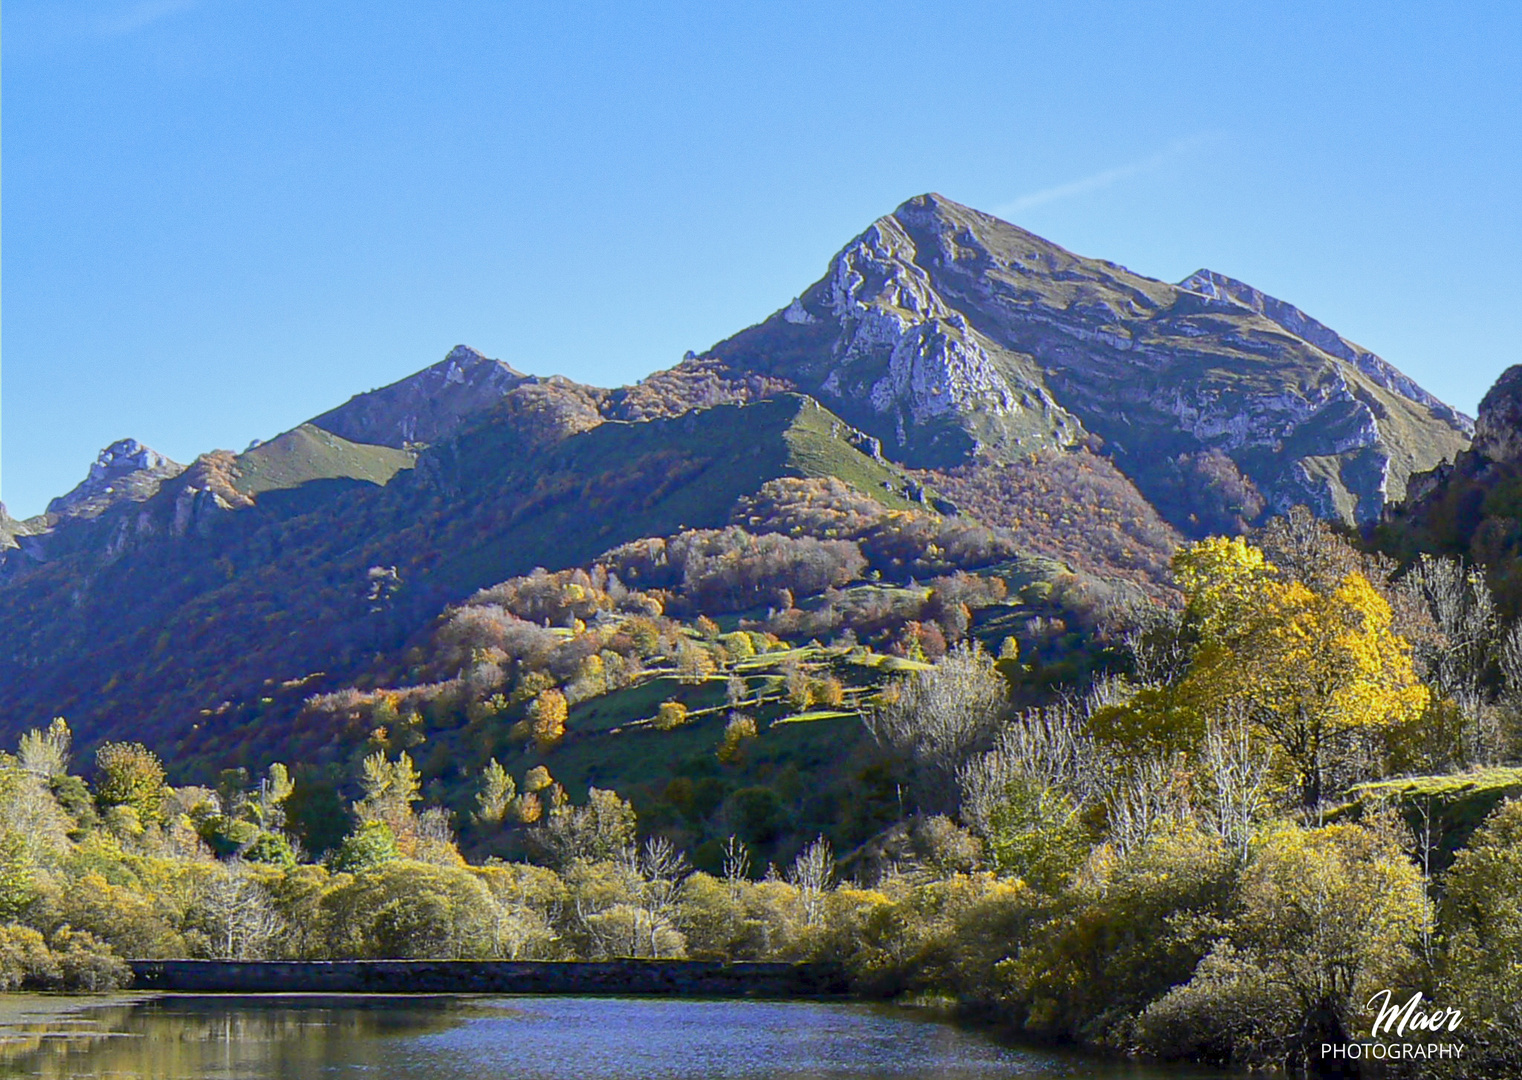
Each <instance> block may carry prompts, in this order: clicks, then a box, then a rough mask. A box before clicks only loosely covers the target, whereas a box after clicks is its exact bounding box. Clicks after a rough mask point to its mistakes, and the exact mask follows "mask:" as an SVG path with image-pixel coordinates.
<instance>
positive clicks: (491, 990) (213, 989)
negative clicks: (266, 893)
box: [130, 960, 848, 998]
mask: <svg viewBox="0 0 1522 1080" xmlns="http://www.w3.org/2000/svg"><path fill="white" fill-rule="evenodd" d="M130 963H131V965H132V974H133V981H132V987H133V989H135V990H168V991H178V992H182V993H217V994H220V993H245V994H263V993H329V994H609V995H621V994H660V995H665V996H672V997H680V996H689V997H771V998H799V997H804V998H808V997H835V996H839V995H843V994H846V993H847V992H848V987H847V984H846V978H845V973H844V972H843V971H842V970H841V968H840V967H839V966H838V965H835V964H762V963H738V964H724V963H719V962H717V961H706V960H609V961H604V962H599V963H583V962H569V961H567V962H556V961H538V960H318V961H308V960H249V961H236V960H133V961H130Z"/></svg>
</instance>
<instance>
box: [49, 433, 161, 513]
mask: <svg viewBox="0 0 1522 1080" xmlns="http://www.w3.org/2000/svg"><path fill="white" fill-rule="evenodd" d="M184 471H185V466H183V465H181V464H179V463H178V462H176V461H172V460H170V459H169V458H168V457H165V456H164V455H163V454H161V453H159V452H158V451H157V450H155V449H153V448H152V447H151V446H144V445H143V444H142V443H140V442H138V441H137V440H136V439H117V440H116V441H115V442H113V443H112V444H111V445H110V446H107V447H106V448H105V449H104V450H102V451H101V452H100V454H99V455H97V456H96V458H95V462H94V464H92V465H91V466H90V472H89V475H87V476H86V477H85V478H84V479H83V480H82V481H80V482H79V484H78V485H76V486H75V488H74V489H73V490H72V491H70V492H69V493H68V494H67V495H60V496H59V497H58V498H56V499H54V500H53V501H52V502H50V503H48V509H47V512H48V513H49V514H54V515H57V516H59V517H96V516H98V515H99V514H100V513H102V512H103V511H105V510H106V509H108V508H109V507H111V506H114V505H115V504H116V503H118V502H122V501H127V500H130V501H132V502H142V501H143V500H144V499H147V498H149V497H150V496H152V495H153V493H154V492H156V491H157V490H158V489H159V485H160V484H162V483H163V482H164V481H165V480H168V479H169V478H170V477H174V476H178V475H179V474H180V473H182V472H184Z"/></svg>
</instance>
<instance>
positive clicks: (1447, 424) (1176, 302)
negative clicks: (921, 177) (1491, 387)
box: [707, 195, 1470, 528]
mask: <svg viewBox="0 0 1522 1080" xmlns="http://www.w3.org/2000/svg"><path fill="white" fill-rule="evenodd" d="M1297 316H1298V317H1297ZM707 359H708V360H709V361H710V362H711V361H712V360H714V359H717V360H718V361H721V362H722V364H723V365H724V367H725V368H727V369H728V370H729V371H730V372H731V373H735V374H736V375H740V374H745V373H760V374H764V375H766V376H769V377H771V378H774V379H780V380H785V381H788V382H789V383H790V384H792V385H795V386H796V387H797V388H798V389H800V390H802V391H804V392H806V393H810V394H814V395H815V396H817V397H819V399H820V400H821V401H822V402H824V403H825V404H826V405H828V406H829V407H831V408H832V409H835V410H836V411H838V412H839V413H840V414H841V415H842V416H843V417H844V418H845V419H847V420H848V421H850V422H851V423H853V424H855V425H856V426H858V427H860V428H862V429H863V430H865V431H868V432H870V433H871V434H873V435H875V436H878V437H879V438H881V439H882V441H883V448H884V453H885V454H887V455H888V456H889V457H892V458H894V459H896V460H901V461H904V462H905V463H907V464H911V465H914V466H920V467H932V468H949V467H955V466H957V465H961V464H963V463H965V462H967V461H970V460H977V459H984V460H991V461H995V462H1010V461H1015V460H1018V459H1019V458H1021V457H1023V456H1025V455H1026V454H1028V453H1030V452H1031V451H1033V450H1036V449H1040V448H1043V447H1052V446H1059V447H1061V446H1073V445H1077V444H1080V443H1083V442H1085V441H1086V440H1089V438H1090V437H1091V436H1097V437H1098V438H1099V439H1100V440H1102V442H1103V445H1104V446H1105V447H1106V450H1107V452H1108V453H1109V455H1110V456H1112V457H1113V459H1114V460H1115V462H1116V463H1117V464H1118V465H1120V466H1121V468H1122V469H1123V470H1124V471H1125V472H1126V473H1127V474H1128V475H1129V476H1130V477H1131V478H1132V479H1133V480H1134V481H1135V482H1136V483H1137V485H1138V487H1140V488H1141V490H1142V492H1143V493H1144V494H1146V495H1148V497H1149V498H1152V499H1153V501H1154V502H1156V503H1158V504H1159V505H1160V507H1161V508H1162V509H1164V510H1165V512H1166V513H1167V514H1168V516H1169V517H1170V519H1171V520H1173V521H1174V523H1175V524H1178V525H1180V526H1181V527H1184V528H1190V525H1189V522H1188V517H1189V514H1190V513H1192V512H1193V509H1192V508H1191V507H1190V506H1189V505H1188V503H1187V501H1185V502H1184V503H1183V504H1179V503H1178V502H1177V494H1176V492H1174V490H1173V489H1174V488H1176V487H1177V485H1176V484H1175V483H1174V482H1173V481H1172V480H1171V479H1170V476H1169V467H1168V465H1167V462H1175V461H1176V460H1177V459H1178V458H1179V457H1180V456H1181V455H1183V456H1192V455H1198V454H1202V453H1211V452H1214V453H1221V454H1225V455H1227V456H1228V457H1230V459H1231V460H1232V461H1233V462H1234V463H1235V465H1236V466H1237V467H1238V468H1239V470H1240V471H1241V473H1242V474H1243V475H1244V476H1245V477H1246V478H1248V479H1249V480H1250V481H1251V483H1252V484H1253V485H1254V486H1255V487H1256V488H1257V489H1258V490H1259V491H1260V492H1261V493H1262V495H1263V496H1264V497H1265V499H1266V502H1267V504H1268V506H1269V507H1271V508H1273V509H1278V510H1283V509H1287V508H1288V507H1289V506H1291V505H1294V504H1296V503H1301V502H1304V503H1308V504H1309V505H1311V506H1312V507H1313V508H1314V509H1315V510H1316V511H1317V512H1318V513H1320V514H1322V515H1323V516H1326V517H1338V518H1342V519H1344V520H1354V519H1357V520H1360V521H1369V520H1374V519H1377V518H1378V516H1379V514H1380V512H1381V511H1382V510H1383V507H1384V504H1385V502H1386V501H1387V500H1388V499H1394V498H1399V497H1400V495H1401V494H1403V492H1404V490H1405V482H1406V478H1407V477H1408V476H1409V475H1410V474H1411V473H1412V472H1414V471H1420V470H1423V469H1428V468H1431V467H1432V466H1434V465H1435V464H1436V463H1437V462H1438V461H1441V460H1443V459H1444V458H1451V457H1452V456H1453V455H1454V454H1455V453H1457V452H1458V451H1459V450H1461V449H1463V448H1464V446H1465V445H1467V442H1468V437H1469V433H1470V428H1469V425H1468V421H1467V420H1466V419H1465V418H1464V417H1462V416H1461V415H1460V414H1458V413H1456V412H1455V411H1454V410H1452V409H1450V408H1448V407H1447V406H1444V405H1442V404H1441V403H1440V402H1437V401H1436V399H1434V398H1432V397H1431V396H1430V395H1427V394H1426V393H1425V392H1424V391H1421V390H1420V388H1418V387H1416V386H1415V384H1413V383H1411V382H1410V380H1409V379H1406V378H1405V377H1404V376H1401V375H1400V374H1399V372H1396V371H1395V370H1394V369H1393V368H1391V367H1390V366H1389V365H1388V364H1385V363H1384V362H1383V361H1382V360H1380V359H1379V358H1378V357H1375V356H1373V354H1371V353H1368V352H1367V351H1366V350H1359V349H1357V348H1356V347H1354V346H1351V345H1349V344H1348V343H1346V342H1345V341H1343V339H1342V338H1340V337H1337V335H1335V334H1333V333H1331V331H1329V330H1327V329H1326V328H1325V327H1323V326H1321V324H1319V323H1316V322H1315V321H1314V320H1311V319H1309V318H1308V317H1305V316H1303V315H1302V314H1301V313H1299V312H1298V311H1297V310H1296V309H1293V308H1291V307H1290V306H1289V305H1287V304H1282V303H1281V302H1279V301H1275V300H1273V299H1272V298H1270V297H1264V296H1263V295H1262V294H1260V293H1257V292H1256V291H1255V290H1250V289H1248V288H1247V287H1245V286H1241V285H1240V284H1239V283H1236V282H1232V281H1231V280H1230V279H1227V278H1223V277H1221V276H1220V275H1214V274H1210V273H1209V272H1201V273H1200V274H1196V275H1194V276H1193V277H1192V278H1190V279H1188V280H1186V281H1185V282H1183V283H1181V284H1179V285H1170V284H1167V283H1165V282H1161V281H1155V280H1153V279H1150V278H1146V277H1143V276H1141V275H1139V274H1134V273H1132V272H1131V271H1129V270H1127V269H1125V268H1124V267H1121V266H1117V265H1115V264H1113V263H1109V262H1104V261H1102V260H1096V259H1087V258H1083V257H1081V256H1078V255H1074V254H1073V253H1071V252H1068V251H1065V250H1064V249H1062V248H1060V247H1058V246H1057V245H1055V244H1052V243H1050V242H1049V241H1046V240H1043V239H1041V238H1040V237H1038V236H1035V235H1033V234H1031V233H1028V232H1026V231H1024V230H1023V229H1019V228H1017V227H1015V226H1013V225H1010V224H1008V223H1006V222H1003V221H1000V220H998V219H997V218H993V217H990V216H989V215H986V214H982V213H979V212H978V211H976V210H971V209H969V208H967V207H964V206H960V205H958V204H956V203H954V202H951V201H950V200H947V199H944V198H942V197H940V196H937V195H925V196H920V197H918V198H914V199H911V200H909V201H908V202H906V203H904V204H903V205H902V206H900V207H899V208H898V209H897V210H896V211H894V213H893V214H891V215H889V216H887V217H884V218H881V219H879V220H878V221H877V222H875V223H874V224H873V225H872V226H871V227H870V228H869V229H867V231H866V232H864V233H862V234H861V236H859V237H857V238H856V239H855V240H853V241H852V242H851V243H850V244H848V245H847V246H846V247H845V248H844V249H843V250H842V251H841V252H840V253H839V254H838V255H837V256H836V257H835V258H834V260H832V262H831V266H830V269H829V271H828V273H827V274H826V275H825V277H824V278H822V279H821V280H820V281H818V282H816V283H815V284H814V285H812V286H811V287H809V288H808V289H807V290H805V291H804V292H803V294H802V295H801V296H800V297H799V298H798V299H797V300H795V301H793V303H792V304H790V305H789V306H788V307H786V308H785V309H783V310H782V311H779V312H777V313H776V314H774V315H773V316H771V317H770V318H769V319H767V320H766V321H764V322H762V323H760V324H759V325H757V326H754V327H751V328H750V329H748V330H744V331H742V332H741V333H739V334H736V335H735V336H734V337H731V338H728V339H726V340H725V341H722V342H720V343H719V344H717V345H715V346H714V347H713V348H712V349H711V350H710V351H709V357H708V358H707Z"/></svg>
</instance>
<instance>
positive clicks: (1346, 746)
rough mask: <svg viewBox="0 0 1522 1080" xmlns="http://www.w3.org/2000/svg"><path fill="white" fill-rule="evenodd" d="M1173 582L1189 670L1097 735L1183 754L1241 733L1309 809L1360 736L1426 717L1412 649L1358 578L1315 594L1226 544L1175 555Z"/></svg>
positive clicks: (1255, 555)
mask: <svg viewBox="0 0 1522 1080" xmlns="http://www.w3.org/2000/svg"><path fill="white" fill-rule="evenodd" d="M1174 572H1175V574H1176V575H1177V577H1178V582H1179V586H1180V587H1181V588H1182V590H1183V592H1184V595H1185V597H1186V599H1187V601H1188V608H1187V612H1186V619H1185V626H1186V628H1187V631H1188V632H1189V633H1190V634H1191V635H1193V638H1194V641H1195V645H1194V652H1193V655H1192V657H1191V659H1190V662H1189V665H1188V667H1187V669H1186V671H1185V672H1184V674H1183V676H1182V678H1180V679H1179V681H1178V682H1177V683H1175V684H1174V685H1172V686H1169V687H1163V688H1158V689H1154V690H1151V691H1148V692H1145V693H1143V694H1142V695H1140V696H1139V697H1138V698H1137V700H1136V701H1135V702H1133V703H1132V704H1131V705H1129V706H1125V707H1122V708H1120V709H1117V710H1112V711H1111V712H1110V714H1109V715H1101V716H1100V717H1097V718H1096V719H1098V720H1099V722H1100V723H1099V728H1100V731H1099V733H1100V734H1102V735H1109V736H1110V737H1111V738H1116V739H1124V740H1126V741H1144V742H1147V741H1150V742H1153V743H1160V744H1162V745H1164V746H1173V747H1180V746H1187V745H1189V744H1190V743H1193V742H1194V741H1195V740H1196V739H1197V738H1198V737H1200V736H1201V735H1202V734H1203V731H1204V728H1205V725H1206V724H1207V723H1209V722H1210V721H1212V720H1217V721H1226V720H1241V721H1245V722H1246V723H1247V724H1248V725H1249V726H1250V728H1251V729H1252V730H1253V732H1254V733H1255V734H1256V735H1257V736H1258V737H1259V738H1261V739H1263V740H1264V741H1265V742H1266V743H1268V744H1269V745H1271V746H1272V747H1274V748H1275V750H1276V751H1277V757H1278V760H1279V763H1280V765H1281V767H1282V768H1283V769H1284V770H1285V771H1286V772H1288V773H1289V779H1290V780H1291V781H1292V782H1293V783H1294V785H1295V786H1296V788H1297V789H1298V794H1299V799H1300V802H1301V803H1302V805H1304V806H1307V807H1314V806H1316V805H1317V804H1318V803H1319V802H1320V801H1321V798H1322V795H1323V787H1324V781H1325V779H1326V775H1327V770H1328V767H1329V765H1331V764H1332V763H1333V762H1334V761H1339V760H1342V759H1343V758H1344V757H1345V756H1346V755H1347V754H1348V753H1349V752H1351V751H1352V750H1353V749H1355V748H1356V747H1357V745H1358V744H1359V742H1360V740H1359V738H1358V737H1359V736H1360V735H1361V734H1368V735H1375V734H1378V733H1380V732H1381V731H1383V730H1384V729H1386V728H1390V727H1393V726H1395V725H1398V724H1403V723H1408V722H1410V721H1412V720H1414V719H1416V718H1417V717H1418V716H1420V715H1421V713H1422V711H1423V710H1424V709H1425V708H1426V707H1427V703H1428V697H1429V695H1428V691H1427V688H1426V687H1425V686H1423V685H1422V683H1421V682H1420V680H1419V679H1418V678H1417V676H1416V671H1415V669H1414V668H1413V666H1412V663H1411V646H1410V645H1409V643H1407V642H1406V640H1405V639H1404V638H1402V637H1401V636H1400V635H1399V634H1397V633H1395V631H1394V630H1393V629H1392V622H1393V617H1392V614H1391V611H1390V605H1389V604H1388V603H1387V602H1386V601H1385V599H1384V598H1383V597H1382V596H1380V595H1379V593H1378V592H1376V591H1375V589H1374V587H1373V586H1372V585H1370V584H1369V581H1368V579H1367V578H1365V577H1364V576H1363V575H1362V574H1359V573H1349V574H1347V575H1346V576H1344V577H1343V578H1342V579H1341V580H1340V581H1337V582H1335V583H1333V584H1329V585H1328V587H1326V588H1324V589H1321V590H1317V589H1313V588H1311V587H1310V586H1308V585H1306V584H1304V583H1302V582H1299V581H1295V580H1293V579H1292V578H1288V577H1286V576H1284V575H1282V574H1280V573H1279V572H1278V571H1277V570H1276V569H1275V567H1274V566H1273V565H1272V564H1271V563H1269V562H1268V560H1267V559H1266V558H1265V557H1264V555H1263V552H1261V551H1260V550H1258V549H1257V548H1255V547H1253V546H1252V545H1251V544H1249V543H1247V542H1246V541H1245V540H1242V539H1240V538H1233V539H1227V538H1224V537H1212V538H1210V539H1208V540H1202V541H1200V542H1199V543H1197V544H1193V545H1191V546H1190V547H1188V548H1185V549H1183V550H1182V551H1180V552H1179V554H1178V555H1177V556H1176V557H1175V559H1174ZM1365 742H1367V740H1365Z"/></svg>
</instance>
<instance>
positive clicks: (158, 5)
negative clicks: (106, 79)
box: [95, 0, 201, 37]
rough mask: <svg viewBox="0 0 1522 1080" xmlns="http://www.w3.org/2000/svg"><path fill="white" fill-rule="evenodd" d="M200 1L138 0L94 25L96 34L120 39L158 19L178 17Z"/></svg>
mask: <svg viewBox="0 0 1522 1080" xmlns="http://www.w3.org/2000/svg"><path fill="white" fill-rule="evenodd" d="M200 2H201V0H139V2H138V3H136V4H133V5H131V6H130V7H127V8H125V9H123V10H121V11H118V12H117V13H116V14H114V15H109V16H107V17H105V18H103V19H101V20H100V21H98V22H97V23H96V24H95V30H96V33H98V34H101V35H103V36H105V37H121V36H122V35H124V34H131V33H134V32H135V31H138V30H141V29H143V27H145V26H151V25H152V24H153V23H156V22H158V21H159V20H160V19H167V18H168V17H169V16H171V15H178V14H179V13H180V12H182V11H189V10H190V9H191V8H193V7H195V6H197V5H198V4H199V3H200Z"/></svg>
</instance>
